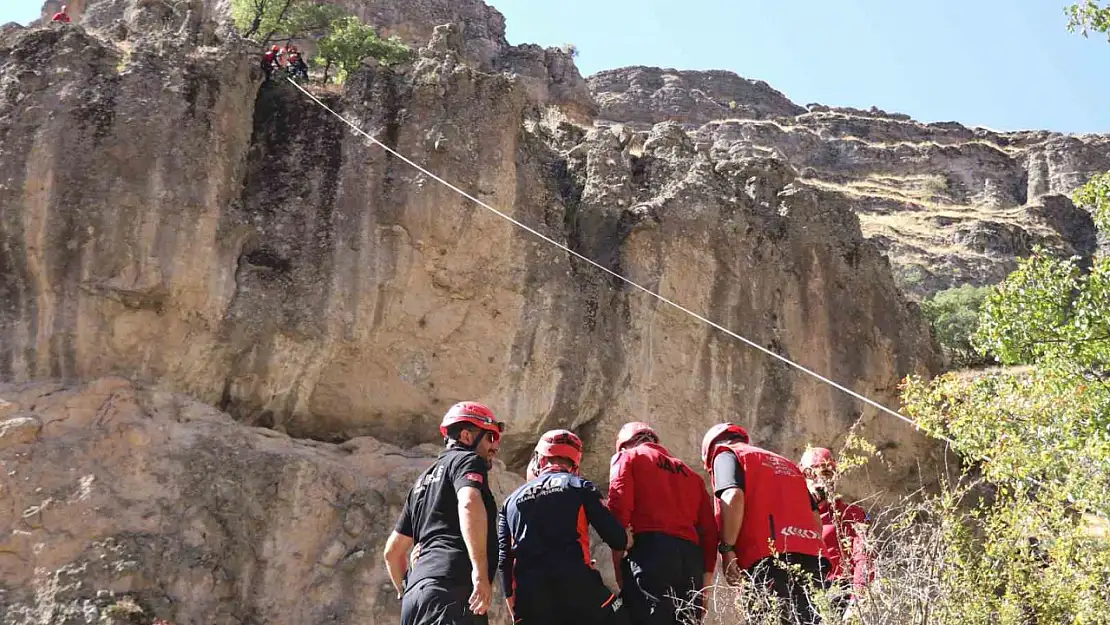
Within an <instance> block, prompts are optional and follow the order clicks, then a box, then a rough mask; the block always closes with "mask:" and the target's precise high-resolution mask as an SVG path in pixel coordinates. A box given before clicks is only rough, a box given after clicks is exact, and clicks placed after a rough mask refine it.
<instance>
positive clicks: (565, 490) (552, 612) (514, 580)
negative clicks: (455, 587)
mask: <svg viewBox="0 0 1110 625" xmlns="http://www.w3.org/2000/svg"><path fill="white" fill-rule="evenodd" d="M532 459H533V462H532V463H530V470H529V474H530V477H529V480H528V482H526V483H525V484H524V485H523V486H521V487H520V488H518V489H516V490H515V491H514V492H513V493H512V494H511V495H509V496H508V498H507V499H505V504H504V505H503V506H502V507H501V512H500V513H499V514H498V516H497V541H498V546H499V551H500V558H499V566H500V569H501V583H502V586H503V587H504V589H505V601H506V603H507V604H508V606H509V612H510V613H511V614H512V617H513V622H514V623H519V624H521V625H539V624H551V625H595V624H596V625H621V624H627V623H628V615H627V614H626V613H625V611H624V609H623V608H622V602H621V599H620V598H619V597H617V596H616V595H615V594H614V593H613V592H611V591H610V590H609V588H608V587H607V586H606V585H605V582H604V581H602V579H601V574H600V573H598V572H597V570H595V569H594V567H593V564H592V561H591V559H590V534H589V526H593V528H594V529H595V530H597V533H598V534H599V535H600V536H601V539H602V540H603V541H605V543H606V544H608V545H609V547H610V548H612V549H614V550H624V549H627V548H628V545H630V544H631V540H632V536H631V533H629V532H627V531H626V530H625V528H624V527H623V526H622V525H621V524H620V522H619V521H617V519H616V518H614V517H613V515H612V514H611V513H610V512H609V510H607V509H606V508H605V505H604V504H603V503H601V493H600V492H599V491H598V489H597V487H596V486H594V484H593V483H591V482H590V481H588V480H586V479H584V478H582V477H580V476H579V475H578V465H579V463H580V462H581V461H582V441H581V439H579V438H578V436H576V435H575V434H574V433H573V432H569V431H567V430H551V431H550V432H546V433H544V435H543V436H542V437H540V440H539V442H538V443H537V444H536V448H535V451H534V452H533V454H532Z"/></svg>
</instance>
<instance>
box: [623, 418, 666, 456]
mask: <svg viewBox="0 0 1110 625" xmlns="http://www.w3.org/2000/svg"><path fill="white" fill-rule="evenodd" d="M645 435H646V436H650V437H651V438H654V439H655V442H657V443H658V442H659V435H658V434H656V433H655V430H654V429H652V427H651V426H650V425H648V424H646V423H644V422H643V421H633V422H631V423H625V424H624V426H623V427H621V431H620V432H617V451H618V452H619V451H620V450H621V449H622V448H623V447H624V446H625V445H627V444H629V443H631V442H632V441H633V440H635V439H636V438H638V437H642V436H645Z"/></svg>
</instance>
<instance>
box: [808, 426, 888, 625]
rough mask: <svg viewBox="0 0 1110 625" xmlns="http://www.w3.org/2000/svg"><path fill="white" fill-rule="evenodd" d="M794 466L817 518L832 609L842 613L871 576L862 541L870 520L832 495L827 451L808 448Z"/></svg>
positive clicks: (831, 462)
mask: <svg viewBox="0 0 1110 625" xmlns="http://www.w3.org/2000/svg"><path fill="white" fill-rule="evenodd" d="M798 466H799V467H800V468H801V469H802V474H803V475H805V478H806V484H807V486H808V487H809V492H810V494H811V495H812V496H813V498H814V499H816V500H817V512H818V513H819V514H820V515H821V540H822V542H823V543H824V548H823V550H822V553H821V555H822V556H824V557H825V559H826V560H828V561H829V571H828V574H827V576H826V579H827V580H828V581H829V585H830V591H831V592H832V593H833V608H834V610H835V611H836V612H837V613H838V614H844V613H845V612H846V611H847V609H848V608H849V606H850V605H851V604H852V603H853V602H854V599H856V598H858V595H859V591H860V590H861V589H863V587H864V586H866V585H867V583H868V582H870V581H871V578H872V577H873V572H872V571H871V570H870V558H869V556H868V552H867V538H866V537H867V526H868V525H869V524H870V523H871V519H870V518H869V517H868V516H867V512H866V511H865V510H864V509H863V508H861V507H859V506H858V505H856V504H850V503H847V502H845V501H844V499H843V498H841V497H840V496H839V495H837V494H836V459H835V458H833V454H832V452H831V451H829V450H828V449H826V448H824V447H810V448H808V449H806V451H805V453H804V454H802V459H801V461H800V462H799V463H798ZM846 548H847V551H845V549H846Z"/></svg>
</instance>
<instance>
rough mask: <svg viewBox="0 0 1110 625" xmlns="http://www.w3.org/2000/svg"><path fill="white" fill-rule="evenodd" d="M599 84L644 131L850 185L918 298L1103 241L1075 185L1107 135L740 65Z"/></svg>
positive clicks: (603, 79) (1102, 150)
mask: <svg viewBox="0 0 1110 625" xmlns="http://www.w3.org/2000/svg"><path fill="white" fill-rule="evenodd" d="M588 82H589V84H590V88H591V89H592V91H593V93H594V96H595V97H596V98H597V100H598V102H599V103H600V105H601V109H600V112H599V115H600V119H599V123H600V124H602V125H604V126H609V125H613V124H619V125H623V126H627V127H629V128H630V129H632V130H635V131H638V132H639V133H640V135H641V136H642V137H646V136H647V132H648V128H649V127H650V123H652V122H657V121H662V120H665V119H669V120H673V121H676V122H679V123H681V124H682V126H683V128H684V129H685V130H686V131H687V132H689V133H690V135H691V137H692V139H693V140H694V141H696V142H698V143H699V144H702V145H705V146H708V147H709V149H711V150H712V151H713V152H715V153H719V154H722V155H724V154H749V155H753V156H767V157H773V158H778V159H781V160H784V161H786V162H787V163H789V164H790V165H791V166H793V167H794V168H795V169H796V170H797V171H798V172H799V174H800V178H801V179H802V180H804V181H805V182H806V183H807V184H809V185H812V186H814V187H818V188H821V189H823V190H826V191H829V192H831V193H835V194H839V195H842V196H843V197H845V198H846V199H847V200H848V201H849V202H850V203H851V205H852V207H853V209H854V210H855V211H856V213H857V214H858V216H859V220H860V224H861V226H862V229H863V233H864V235H865V236H866V237H867V238H868V240H869V241H871V242H872V243H875V244H876V245H878V246H879V247H880V248H881V249H882V250H883V251H884V252H885V254H886V255H887V257H888V258H889V259H890V261H891V263H892V265H893V266H894V270H895V273H896V276H897V278H898V281H899V286H900V287H901V288H903V289H904V290H905V291H906V292H907V293H910V294H911V295H913V296H915V297H920V296H924V295H928V294H930V293H933V292H936V291H937V290H940V289H944V288H948V287H951V286H955V285H959V284H965V283H970V284H977V285H982V284H993V283H995V282H998V281H999V280H1001V279H1002V278H1003V277H1005V276H1006V275H1007V274H1008V273H1009V272H1010V271H1012V270H1013V269H1014V267H1015V266H1016V259H1017V258H1019V257H1023V256H1027V255H1029V254H1030V253H1031V251H1032V249H1033V247H1034V246H1036V245H1043V246H1046V247H1048V248H1049V249H1052V250H1055V251H1056V252H1057V253H1060V254H1066V255H1071V254H1078V255H1080V256H1089V255H1090V254H1092V253H1093V252H1094V250H1095V248H1096V245H1097V241H1096V234H1095V229H1094V225H1093V223H1092V221H1091V219H1090V216H1089V215H1088V214H1087V213H1086V212H1084V211H1083V210H1081V209H1077V208H1076V207H1075V206H1073V205H1072V203H1071V201H1070V200H1069V199H1068V197H1067V196H1068V195H1069V194H1070V193H1071V192H1072V191H1073V190H1075V188H1076V187H1078V186H1079V185H1081V184H1083V183H1084V182H1086V180H1087V179H1088V178H1089V177H1090V176H1091V174H1094V173H1098V172H1102V171H1107V170H1110V137H1107V136H1067V135H1062V134H1059V133H1051V132H1013V133H1002V132H994V131H990V130H986V129H982V128H974V129H973V128H967V127H964V126H962V125H960V124H958V123H953V122H944V123H933V124H922V123H918V122H915V121H913V120H912V119H910V118H909V117H908V116H906V115H900V114H893V113H887V112H885V111H882V110H879V109H877V108H872V109H871V110H870V111H862V110H858V109H848V108H834V107H828V106H822V105H816V104H811V105H809V106H808V107H807V108H806V109H803V108H801V107H799V106H797V105H795V104H793V103H792V102H790V101H789V100H787V99H786V98H785V97H784V96H783V95H782V94H780V93H778V92H777V91H774V90H773V89H771V88H770V87H769V86H767V85H766V84H765V83H761V82H756V81H749V80H745V79H742V78H739V77H738V76H736V75H734V74H731V73H729V72H685V71H676V70H662V69H658V68H644V67H635V68H625V69H619V70H612V71H607V72H602V73H600V74H597V75H595V76H591V77H590V78H589V79H588ZM640 140H641V141H642V139H640Z"/></svg>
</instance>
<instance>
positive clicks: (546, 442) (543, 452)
mask: <svg viewBox="0 0 1110 625" xmlns="http://www.w3.org/2000/svg"><path fill="white" fill-rule="evenodd" d="M536 455H538V456H539V457H541V458H555V457H562V458H567V459H569V460H570V461H571V462H573V463H574V466H576V467H577V466H578V465H579V464H581V463H582V439H580V438H578V435H577V434H575V433H574V432H571V431H570V430H549V431H547V432H544V433H543V436H541V437H540V442H538V443H536Z"/></svg>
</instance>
